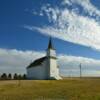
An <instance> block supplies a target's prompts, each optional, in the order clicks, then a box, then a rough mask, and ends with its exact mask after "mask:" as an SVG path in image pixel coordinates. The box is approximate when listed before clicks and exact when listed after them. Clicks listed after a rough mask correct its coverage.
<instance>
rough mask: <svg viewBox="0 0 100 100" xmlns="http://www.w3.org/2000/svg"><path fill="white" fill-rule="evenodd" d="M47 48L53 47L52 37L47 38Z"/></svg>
mask: <svg viewBox="0 0 100 100" xmlns="http://www.w3.org/2000/svg"><path fill="white" fill-rule="evenodd" d="M48 49H54V47H53V45H52V39H51V37H50V39H49V44H48Z"/></svg>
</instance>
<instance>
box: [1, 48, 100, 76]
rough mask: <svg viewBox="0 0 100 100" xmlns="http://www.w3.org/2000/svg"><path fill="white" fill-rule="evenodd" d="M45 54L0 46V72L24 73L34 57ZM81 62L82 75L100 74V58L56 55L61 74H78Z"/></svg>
mask: <svg viewBox="0 0 100 100" xmlns="http://www.w3.org/2000/svg"><path fill="white" fill-rule="evenodd" d="M43 56H45V53H44V51H29V50H27V51H21V50H16V49H2V48H0V72H1V73H4V72H6V73H26V67H27V66H28V65H29V64H30V63H31V62H32V61H34V60H35V59H38V58H40V57H43ZM80 63H81V64H82V74H83V76H100V71H99V70H100V67H99V65H100V60H95V59H90V58H85V57H75V56H71V55H64V54H59V55H58V65H59V67H60V74H61V75H63V76H79V65H80Z"/></svg>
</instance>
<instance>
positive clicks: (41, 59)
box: [27, 56, 47, 69]
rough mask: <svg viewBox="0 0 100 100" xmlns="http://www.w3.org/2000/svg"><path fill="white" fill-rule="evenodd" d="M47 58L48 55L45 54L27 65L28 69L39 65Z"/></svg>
mask: <svg viewBox="0 0 100 100" xmlns="http://www.w3.org/2000/svg"><path fill="white" fill-rule="evenodd" d="M46 58H47V57H46V56H45V57H42V58H39V59H37V60H35V61H34V62H32V63H31V64H30V65H29V66H28V67H27V69H28V68H32V67H36V66H38V65H41V64H42V62H43V61H44V60H45V59H46Z"/></svg>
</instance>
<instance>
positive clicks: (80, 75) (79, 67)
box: [79, 63, 82, 78]
mask: <svg viewBox="0 0 100 100" xmlns="http://www.w3.org/2000/svg"><path fill="white" fill-rule="evenodd" d="M79 68H80V78H81V77H82V66H81V63H80V65H79Z"/></svg>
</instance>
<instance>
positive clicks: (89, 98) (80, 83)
mask: <svg viewBox="0 0 100 100" xmlns="http://www.w3.org/2000/svg"><path fill="white" fill-rule="evenodd" d="M0 100H100V79H66V80H58V81H57V80H51V81H50V80H46V81H45V80H44V81H38V80H37V81H35V80H33V81H28V80H27V81H25V80H22V81H0Z"/></svg>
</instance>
